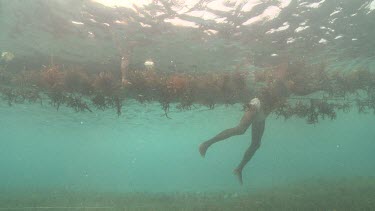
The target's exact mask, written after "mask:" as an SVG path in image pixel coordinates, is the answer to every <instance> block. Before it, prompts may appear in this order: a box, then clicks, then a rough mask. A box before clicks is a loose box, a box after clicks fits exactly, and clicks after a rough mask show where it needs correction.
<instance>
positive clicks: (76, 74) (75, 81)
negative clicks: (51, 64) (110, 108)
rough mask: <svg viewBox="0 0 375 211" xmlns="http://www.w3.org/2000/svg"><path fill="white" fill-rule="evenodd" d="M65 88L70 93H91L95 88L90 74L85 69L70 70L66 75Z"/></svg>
mask: <svg viewBox="0 0 375 211" xmlns="http://www.w3.org/2000/svg"><path fill="white" fill-rule="evenodd" d="M64 89H65V90H66V91H67V92H70V93H82V94H85V95H89V94H91V93H92V91H93V88H92V84H91V80H90V78H89V75H88V74H87V73H86V72H84V71H79V70H68V71H66V73H65V75H64Z"/></svg>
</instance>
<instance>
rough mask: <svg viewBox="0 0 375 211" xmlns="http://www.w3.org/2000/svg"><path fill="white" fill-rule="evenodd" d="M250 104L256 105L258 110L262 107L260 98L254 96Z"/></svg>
mask: <svg viewBox="0 0 375 211" xmlns="http://www.w3.org/2000/svg"><path fill="white" fill-rule="evenodd" d="M250 105H252V106H254V107H255V108H256V109H257V110H258V111H259V109H260V100H259V99H258V98H254V99H252V100H251V101H250Z"/></svg>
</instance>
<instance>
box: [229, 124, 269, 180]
mask: <svg viewBox="0 0 375 211" xmlns="http://www.w3.org/2000/svg"><path fill="white" fill-rule="evenodd" d="M264 126H265V120H263V121H257V122H254V123H253V125H252V127H251V136H252V137H251V145H250V147H249V148H247V150H246V152H245V154H244V156H243V158H242V160H241V163H240V164H239V165H238V166H237V168H236V169H234V173H235V174H236V175H237V177H238V180H239V181H240V183H241V184H242V170H243V168H244V167H245V165H246V164H247V163H248V162H249V161H250V160H251V158H252V157H253V156H254V154H255V152H256V151H257V149H258V148H259V147H260V142H261V141H262V136H263V132H264Z"/></svg>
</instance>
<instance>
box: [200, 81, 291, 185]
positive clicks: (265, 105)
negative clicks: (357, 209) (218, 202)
mask: <svg viewBox="0 0 375 211" xmlns="http://www.w3.org/2000/svg"><path fill="white" fill-rule="evenodd" d="M292 85H293V84H292V83H290V81H285V80H276V81H275V82H273V83H271V84H270V86H268V87H266V88H264V89H262V91H261V92H260V94H259V96H258V97H255V98H253V99H252V100H251V101H250V102H249V103H248V104H247V105H246V107H247V108H246V109H245V113H244V115H243V116H242V118H241V120H240V122H239V124H238V125H237V126H235V127H233V128H229V129H226V130H224V131H222V132H221V133H219V134H218V135H216V136H215V137H213V138H211V139H209V140H208V141H205V142H203V143H202V144H200V145H199V153H200V154H201V156H202V157H205V155H206V152H207V149H208V148H209V147H210V146H211V145H212V144H214V143H217V142H219V141H223V140H225V139H228V138H230V137H232V136H235V135H242V134H244V133H245V132H246V130H247V129H248V128H249V127H250V125H251V144H250V146H249V147H248V149H247V150H246V152H245V154H244V155H243V158H242V160H241V162H240V163H239V164H238V166H237V167H236V168H235V169H234V171H233V173H234V174H235V175H236V176H237V178H238V180H239V182H240V183H241V185H242V184H243V182H242V170H243V168H244V167H245V166H246V164H247V163H248V162H249V161H250V160H251V158H252V157H253V156H254V154H255V152H256V151H257V150H258V149H259V147H260V144H261V141H262V136H263V133H264V128H265V123H266V118H267V116H268V115H269V114H270V113H271V112H272V111H273V110H274V109H275V108H276V107H277V106H278V105H279V103H283V102H285V100H286V99H287V97H288V96H289V95H290V90H291V88H292Z"/></svg>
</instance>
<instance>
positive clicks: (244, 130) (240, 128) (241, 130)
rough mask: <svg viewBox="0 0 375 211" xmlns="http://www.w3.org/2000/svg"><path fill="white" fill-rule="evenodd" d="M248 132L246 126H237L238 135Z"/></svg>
mask: <svg viewBox="0 0 375 211" xmlns="http://www.w3.org/2000/svg"><path fill="white" fill-rule="evenodd" d="M245 132H246V128H245V127H236V134H237V135H242V134H244V133H245Z"/></svg>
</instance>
